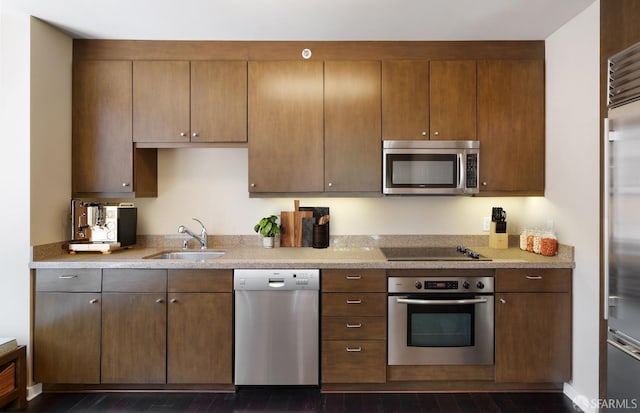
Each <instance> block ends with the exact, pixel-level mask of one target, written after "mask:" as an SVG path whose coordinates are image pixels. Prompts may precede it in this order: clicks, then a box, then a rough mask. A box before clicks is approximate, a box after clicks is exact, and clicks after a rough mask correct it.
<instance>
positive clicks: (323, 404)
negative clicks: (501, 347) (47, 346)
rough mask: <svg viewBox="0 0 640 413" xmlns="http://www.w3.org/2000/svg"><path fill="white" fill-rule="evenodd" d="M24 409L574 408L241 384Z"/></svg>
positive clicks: (87, 396) (518, 398)
mask: <svg viewBox="0 0 640 413" xmlns="http://www.w3.org/2000/svg"><path fill="white" fill-rule="evenodd" d="M25 411H26V412H190V413H196V412H216V413H227V412H233V413H240V412H247V413H249V412H250V413H266V412H269V413H275V412H300V413H302V412H305V413H306V412H330V413H334V412H335V413H340V412H345V413H391V412H394V413H414V412H415V413H419V412H424V413H430V412H434V413H438V412H440V413H471V412H473V413H480V412H490V413H497V412H503V413H518V412H523V413H534V412H540V413H576V412H580V411H581V410H580V409H579V408H577V407H575V406H574V405H573V403H572V402H571V400H570V399H569V398H568V397H566V396H565V395H563V394H562V393H438V394H433V393H328V394H321V393H320V391H319V390H318V389H309V388H242V389H240V390H238V391H237V392H236V393H235V394H234V393H45V394H42V395H40V396H39V397H37V398H35V399H34V400H32V401H30V402H29V403H28V406H27V409H26V410H25Z"/></svg>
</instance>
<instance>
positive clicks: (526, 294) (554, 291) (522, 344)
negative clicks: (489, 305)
mask: <svg viewBox="0 0 640 413" xmlns="http://www.w3.org/2000/svg"><path fill="white" fill-rule="evenodd" d="M570 288H571V270H564V269H546V270H503V269H499V270H497V271H496V293H495V311H496V313H495V321H496V332H495V334H496V338H495V361H496V382H499V383H562V382H565V381H568V380H570V379H571V293H570Z"/></svg>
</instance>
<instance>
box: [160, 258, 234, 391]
mask: <svg viewBox="0 0 640 413" xmlns="http://www.w3.org/2000/svg"><path fill="white" fill-rule="evenodd" d="M232 277H233V275H232V271H231V270H169V294H168V301H169V305H168V315H167V383H169V384H189V383H191V384H210V383H220V384H232V383H233V314H232V309H233V295H232V285H233V284H232V283H233V281H232Z"/></svg>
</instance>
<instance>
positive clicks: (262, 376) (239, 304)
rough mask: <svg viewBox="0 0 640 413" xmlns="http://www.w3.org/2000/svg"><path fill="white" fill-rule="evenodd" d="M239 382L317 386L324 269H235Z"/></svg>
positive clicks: (236, 341) (237, 381)
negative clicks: (321, 270) (320, 303)
mask: <svg viewBox="0 0 640 413" xmlns="http://www.w3.org/2000/svg"><path fill="white" fill-rule="evenodd" d="M233 288H234V295H235V369H234V370H235V380H234V382H235V384H236V385H317V384H318V383H319V364H320V362H319V355H318V354H319V351H318V346H319V344H318V340H319V338H318V336H319V294H320V293H319V290H320V270H313V269H304V270H295V269H286V270H284V269H283V270H276V269H273V270H262V269H260V270H251V269H247V270H235V271H234V276H233Z"/></svg>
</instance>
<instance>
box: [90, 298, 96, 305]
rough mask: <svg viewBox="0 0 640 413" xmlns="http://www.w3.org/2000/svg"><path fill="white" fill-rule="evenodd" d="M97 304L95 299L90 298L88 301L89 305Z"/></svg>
mask: <svg viewBox="0 0 640 413" xmlns="http://www.w3.org/2000/svg"><path fill="white" fill-rule="evenodd" d="M97 302H98V299H97V298H92V299H91V300H89V304H95V303H97Z"/></svg>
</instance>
